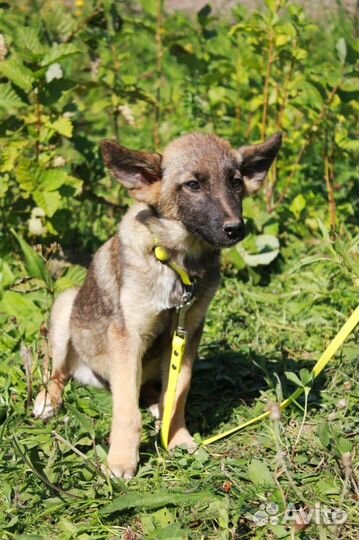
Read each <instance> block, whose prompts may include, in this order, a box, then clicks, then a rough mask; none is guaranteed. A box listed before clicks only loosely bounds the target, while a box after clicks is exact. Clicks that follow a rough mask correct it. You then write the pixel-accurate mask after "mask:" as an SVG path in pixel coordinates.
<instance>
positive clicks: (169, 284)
mask: <svg viewBox="0 0 359 540" xmlns="http://www.w3.org/2000/svg"><path fill="white" fill-rule="evenodd" d="M149 293H150V295H151V300H150V303H151V305H152V306H153V308H154V310H155V311H156V312H157V313H159V312H161V311H164V310H166V309H171V308H174V307H177V306H178V305H179V304H180V303H181V298H182V295H183V285H182V283H181V281H180V279H179V277H178V276H177V275H176V274H175V272H174V271H173V270H171V269H170V268H168V267H167V266H164V265H161V267H160V269H158V271H157V275H156V279H155V280H154V282H153V283H151V284H150V287H149Z"/></svg>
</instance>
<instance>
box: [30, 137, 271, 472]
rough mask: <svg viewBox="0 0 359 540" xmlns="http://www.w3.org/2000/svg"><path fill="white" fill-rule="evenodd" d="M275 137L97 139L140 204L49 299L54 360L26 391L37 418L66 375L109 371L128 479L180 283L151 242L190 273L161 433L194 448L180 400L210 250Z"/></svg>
mask: <svg viewBox="0 0 359 540" xmlns="http://www.w3.org/2000/svg"><path fill="white" fill-rule="evenodd" d="M280 145H281V136H280V134H277V135H274V136H273V137H272V138H271V139H269V140H268V141H266V142H265V143H263V144H259V145H255V146H247V147H243V148H240V149H239V150H235V149H233V148H232V147H231V146H230V145H229V143H228V142H226V141H224V140H222V139H220V138H218V137H216V136H212V135H204V134H190V135H184V136H182V137H180V138H179V139H177V140H175V141H174V142H172V143H171V144H170V145H169V146H168V147H167V148H166V149H165V151H164V153H163V156H161V155H159V154H151V153H147V152H138V151H134V150H128V149H127V148H124V147H122V146H120V145H119V144H117V143H116V142H113V141H104V142H103V143H102V145H101V147H102V154H103V158H104V161H105V164H106V166H107V167H108V169H109V170H110V172H111V173H112V174H113V175H114V176H115V177H116V178H117V179H118V180H119V181H120V182H121V183H122V184H123V185H124V186H125V187H126V188H127V189H128V190H129V192H130V193H131V194H132V195H133V197H134V198H135V199H136V200H137V201H138V203H137V204H136V205H134V206H133V207H132V208H131V209H130V210H128V212H127V213H126V214H125V216H124V218H123V219H122V221H121V224H120V226H119V231H118V233H117V234H116V235H115V236H114V237H113V238H111V239H110V240H108V242H106V243H105V244H104V245H103V246H102V247H101V248H100V249H99V250H98V251H97V253H96V254H95V256H94V258H93V261H92V263H91V265H90V268H89V270H88V273H87V277H86V280H85V283H84V285H83V286H82V287H81V288H80V289H70V290H68V291H66V292H64V293H63V294H61V295H60V296H59V297H58V298H57V300H56V301H55V303H54V305H53V308H52V313H51V322H50V339H51V347H52V363H53V370H52V375H51V378H50V381H49V383H48V385H47V388H46V389H44V390H42V391H41V392H40V394H39V395H38V396H37V398H36V401H35V405H34V415H35V416H36V417H39V418H43V419H46V418H49V417H51V416H52V415H53V414H55V412H56V411H57V410H58V409H59V407H60V406H61V404H62V392H63V388H64V385H65V383H66V381H67V380H68V379H69V378H70V377H74V378H76V379H77V380H79V381H81V382H83V383H87V384H92V385H96V386H101V385H103V383H104V382H107V383H108V385H109V387H110V388H111V391H112V396H113V413H112V427H111V443H110V450H109V454H108V467H109V469H110V471H111V472H112V474H114V475H116V476H120V477H125V478H130V477H132V476H133V475H134V474H135V472H136V468H137V464H138V459H139V444H140V438H141V413H140V409H139V394H140V389H141V386H142V385H145V387H147V388H148V387H149V386H150V383H152V382H155V381H159V380H162V388H163V391H162V394H161V396H159V403H158V411H159V415H161V411H162V408H163V403H164V400H165V390H166V384H167V377H168V362H169V358H170V350H171V337H172V332H173V329H174V325H175V308H176V306H177V305H178V304H179V303H180V300H181V297H182V293H183V290H182V288H183V287H182V283H181V281H180V279H179V277H178V276H177V274H176V273H174V272H173V270H171V269H170V268H169V267H168V266H166V265H164V264H162V263H161V262H159V261H158V260H157V259H156V258H155V257H154V254H153V247H154V242H155V241H156V242H157V243H158V244H159V245H161V246H164V247H165V248H167V250H168V252H169V253H170V255H171V258H172V260H173V261H175V262H177V263H178V264H179V265H181V266H183V267H184V268H185V269H186V270H187V272H188V273H189V275H190V276H191V277H192V278H193V279H195V280H196V290H195V297H196V299H195V302H194V304H193V305H192V307H191V308H190V310H189V311H188V313H187V317H186V328H187V331H188V344H187V348H186V352H185V358H184V361H183V367H182V370H181V373H180V376H179V382H178V388H177V395H176V403H175V407H174V412H173V417H172V424H171V431H170V437H169V441H170V443H169V447H170V448H174V447H175V446H177V445H185V446H187V447H193V446H194V442H193V439H192V437H191V435H190V434H189V432H188V430H187V428H186V423H185V404H186V398H187V394H188V390H189V386H190V381H191V373H192V364H193V360H194V358H195V356H196V353H197V349H198V345H199V342H200V338H201V333H202V327H203V321H204V317H205V315H206V311H207V308H208V306H209V303H210V301H211V299H212V298H213V295H214V293H215V291H216V288H217V286H218V281H219V253H220V249H221V248H223V247H228V246H232V245H234V244H235V243H237V242H239V241H240V240H241V239H242V238H243V237H244V223H243V219H242V201H243V198H244V197H245V196H246V195H251V194H253V193H255V192H256V191H258V189H259V188H260V186H261V184H262V182H263V180H264V178H265V176H266V173H267V171H268V169H269V167H270V166H271V164H272V162H273V160H274V158H275V157H276V155H277V152H278V150H279V148H280Z"/></svg>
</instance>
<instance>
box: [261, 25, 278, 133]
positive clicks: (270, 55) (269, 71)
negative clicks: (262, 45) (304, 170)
mask: <svg viewBox="0 0 359 540" xmlns="http://www.w3.org/2000/svg"><path fill="white" fill-rule="evenodd" d="M274 38H275V33H274V31H273V30H272V29H270V33H269V45H268V60H267V69H266V76H265V80H264V91H263V112H262V126H261V137H262V140H264V139H265V136H266V132H267V118H268V105H269V81H270V78H271V74H272V66H273V62H274V58H275V56H274Z"/></svg>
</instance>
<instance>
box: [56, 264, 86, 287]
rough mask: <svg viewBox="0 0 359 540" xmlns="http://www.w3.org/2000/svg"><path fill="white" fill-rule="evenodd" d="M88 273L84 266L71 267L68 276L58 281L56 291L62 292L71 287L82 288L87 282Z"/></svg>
mask: <svg viewBox="0 0 359 540" xmlns="http://www.w3.org/2000/svg"><path fill="white" fill-rule="evenodd" d="M86 273H87V270H86V268H84V267H83V266H76V265H75V266H71V267H70V268H69V269H68V270H67V272H66V274H65V275H64V276H61V277H60V278H59V279H58V280H57V281H56V283H55V289H56V291H58V292H62V291H65V290H66V289H70V288H71V287H81V285H82V284H83V282H84V281H85V277H86Z"/></svg>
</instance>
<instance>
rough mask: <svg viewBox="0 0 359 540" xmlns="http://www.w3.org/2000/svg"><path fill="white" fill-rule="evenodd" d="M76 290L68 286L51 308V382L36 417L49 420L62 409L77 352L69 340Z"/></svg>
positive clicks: (39, 400) (36, 407)
mask: <svg viewBox="0 0 359 540" xmlns="http://www.w3.org/2000/svg"><path fill="white" fill-rule="evenodd" d="M77 291H78V289H69V290H67V291H65V292H64V293H62V294H61V295H60V296H59V297H58V298H57V299H56V301H55V303H54V305H53V308H52V311H51V320H50V347H51V351H52V372H51V377H50V380H49V382H48V384H47V385H46V387H45V388H43V389H42V390H41V392H40V393H39V394H38V396H37V398H36V399H35V403H34V408H33V414H34V416H35V417H36V418H42V419H43V420H46V419H48V418H51V417H52V416H54V414H56V412H57V411H58V410H59V409H60V407H61V405H62V393H63V390H64V386H65V384H66V382H67V380H68V379H69V377H70V376H71V375H72V372H73V370H74V367H75V365H76V359H75V352H74V350H73V347H72V345H71V341H70V318H71V310H72V305H73V302H74V300H75V297H76V294H77Z"/></svg>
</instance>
